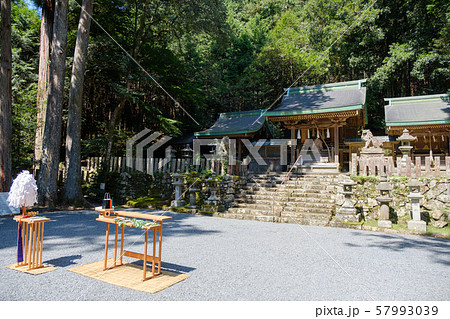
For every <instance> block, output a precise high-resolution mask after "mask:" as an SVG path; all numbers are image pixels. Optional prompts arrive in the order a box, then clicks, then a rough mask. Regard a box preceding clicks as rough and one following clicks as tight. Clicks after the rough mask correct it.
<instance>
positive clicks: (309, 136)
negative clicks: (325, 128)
mask: <svg viewBox="0 0 450 319" xmlns="http://www.w3.org/2000/svg"><path fill="white" fill-rule="evenodd" d="M308 138H311V135H310V134H309V129H308Z"/></svg>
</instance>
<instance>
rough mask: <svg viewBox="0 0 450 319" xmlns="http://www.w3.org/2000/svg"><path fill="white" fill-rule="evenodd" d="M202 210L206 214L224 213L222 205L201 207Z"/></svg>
mask: <svg viewBox="0 0 450 319" xmlns="http://www.w3.org/2000/svg"><path fill="white" fill-rule="evenodd" d="M202 210H203V211H206V212H212V213H219V212H223V211H224V207H223V205H220V204H218V205H208V204H207V205H203V206H202Z"/></svg>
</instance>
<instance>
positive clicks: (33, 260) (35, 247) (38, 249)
mask: <svg viewBox="0 0 450 319" xmlns="http://www.w3.org/2000/svg"><path fill="white" fill-rule="evenodd" d="M14 220H15V221H16V222H18V223H19V224H20V223H23V227H22V232H21V233H19V231H18V234H17V236H22V249H23V261H22V262H20V263H17V266H16V267H22V266H26V265H28V269H27V270H32V269H37V268H41V267H44V265H43V264H42V243H43V240H44V223H45V222H48V221H50V219H49V218H42V217H26V218H24V217H23V216H15V217H14ZM18 229H20V227H18Z"/></svg>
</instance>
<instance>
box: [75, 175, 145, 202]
mask: <svg viewBox="0 0 450 319" xmlns="http://www.w3.org/2000/svg"><path fill="white" fill-rule="evenodd" d="M101 183H105V189H100V184H101ZM152 183H153V179H152V176H151V175H148V174H145V173H142V172H139V171H133V172H123V173H119V172H105V171H103V170H100V171H99V172H98V173H97V174H95V175H94V176H93V177H92V182H91V183H89V184H88V185H84V191H85V193H87V195H88V199H89V200H91V201H93V202H97V203H99V202H101V201H102V199H103V196H104V194H105V193H110V195H111V198H112V199H113V202H114V205H121V204H124V203H126V202H127V200H129V199H131V198H139V197H144V196H147V195H148V194H149V189H150V187H151V185H152Z"/></svg>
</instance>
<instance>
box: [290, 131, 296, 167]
mask: <svg viewBox="0 0 450 319" xmlns="http://www.w3.org/2000/svg"><path fill="white" fill-rule="evenodd" d="M295 142H296V139H295V128H293V127H291V143H292V145H291V165H294V163H295V160H296V158H295V153H296V152H295V150H296V147H295Z"/></svg>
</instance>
